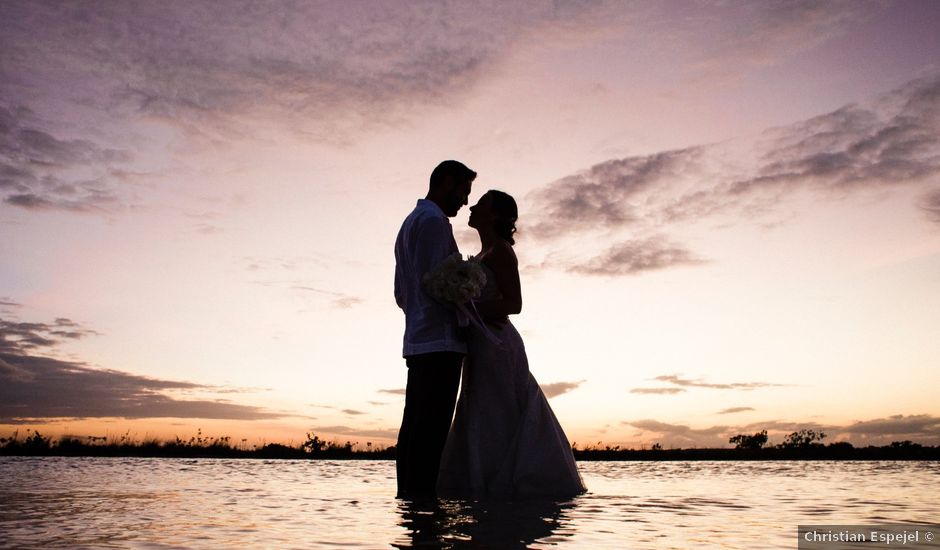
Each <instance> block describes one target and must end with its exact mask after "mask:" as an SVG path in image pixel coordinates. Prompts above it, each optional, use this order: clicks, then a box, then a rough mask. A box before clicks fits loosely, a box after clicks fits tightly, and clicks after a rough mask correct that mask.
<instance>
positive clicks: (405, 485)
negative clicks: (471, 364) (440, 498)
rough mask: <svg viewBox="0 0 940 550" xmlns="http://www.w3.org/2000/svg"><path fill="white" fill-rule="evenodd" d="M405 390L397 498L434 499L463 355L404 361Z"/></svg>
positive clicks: (429, 355) (431, 355)
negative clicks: (406, 375)
mask: <svg viewBox="0 0 940 550" xmlns="http://www.w3.org/2000/svg"><path fill="white" fill-rule="evenodd" d="M405 363H406V364H407V365H408V387H407V388H406V389H405V413H404V415H403V416H402V420H401V429H400V430H399V431H398V445H397V449H396V451H395V457H396V458H395V461H396V469H397V472H398V496H399V497H400V498H415V497H417V498H421V497H432V496H434V492H435V486H436V485H437V470H438V468H440V465H441V451H443V450H444V443H445V442H446V441H447V432H448V431H449V430H450V421H451V419H453V417H454V404H455V403H456V402H457V388H458V387H459V386H460V367H461V365H462V364H463V355H462V354H460V353H454V352H447V351H444V352H437V353H425V354H421V355H412V356H410V357H407V358H405Z"/></svg>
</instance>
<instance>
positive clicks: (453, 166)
mask: <svg viewBox="0 0 940 550" xmlns="http://www.w3.org/2000/svg"><path fill="white" fill-rule="evenodd" d="M476 177H477V173H476V172H474V171H473V170H471V169H469V168H467V166H466V165H465V164H464V163H462V162H458V161H456V160H445V161H444V162H442V163H440V164H438V165H437V167H435V168H434V170H433V171H432V172H431V181H430V184H429V188H431V189H436V188H438V187H440V186H441V185H442V184H443V183H444V182H445V181H447V178H453V179H454V181H455V182H460V181H473V180H474V179H475V178H476Z"/></svg>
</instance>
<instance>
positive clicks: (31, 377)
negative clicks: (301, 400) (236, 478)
mask: <svg viewBox="0 0 940 550" xmlns="http://www.w3.org/2000/svg"><path fill="white" fill-rule="evenodd" d="M90 334H96V333H95V332H94V331H91V330H88V329H85V328H82V327H81V326H79V325H78V324H77V323H75V322H73V321H71V320H69V319H65V318H59V319H56V320H55V322H53V323H25V322H10V321H5V320H2V319H0V422H2V423H23V422H35V421H40V420H42V421H44V420H46V419H53V418H104V417H123V418H165V417H180V418H215V419H231V420H260V419H267V418H279V417H282V416H284V415H282V414H277V413H273V412H268V411H265V410H263V409H260V408H258V407H252V406H247V405H237V404H232V403H228V402H225V401H223V400H215V401H207V400H183V399H174V398H172V397H170V396H168V395H167V394H166V392H168V391H174V390H175V391H179V390H211V389H212V388H211V387H210V386H204V385H200V384H195V383H191V382H180V381H172V380H161V379H156V378H148V377H145V376H139V375H134V374H130V373H126V372H122V371H118V370H103V369H93V368H91V367H89V366H87V365H85V364H83V363H79V362H74V361H63V360H59V359H54V358H51V357H47V356H44V355H41V354H43V353H50V352H54V351H56V347H57V346H59V345H60V344H61V343H62V342H64V341H66V340H75V339H79V338H84V337H85V336H88V335H90Z"/></svg>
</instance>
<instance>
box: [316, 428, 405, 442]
mask: <svg viewBox="0 0 940 550" xmlns="http://www.w3.org/2000/svg"><path fill="white" fill-rule="evenodd" d="M310 430H311V431H312V432H315V433H327V434H335V435H341V436H358V437H379V438H383V439H397V438H398V429H397V428H387V429H368V428H366V429H362V428H353V427H350V426H316V427H313V428H310Z"/></svg>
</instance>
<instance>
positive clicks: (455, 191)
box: [443, 177, 473, 218]
mask: <svg viewBox="0 0 940 550" xmlns="http://www.w3.org/2000/svg"><path fill="white" fill-rule="evenodd" d="M472 183H473V182H472V180H457V179H455V178H453V177H451V178H450V180H449V181H448V182H447V195H446V197H447V199H446V200H447V204H445V205H444V206H445V208H443V210H444V214H446V215H447V216H448V217H450V218H452V217H454V216H456V215H457V212H459V211H460V209H461V208H462V207H463V206H464V205H465V204H467V201H468V199H469V197H470V187H471V185H472Z"/></svg>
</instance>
